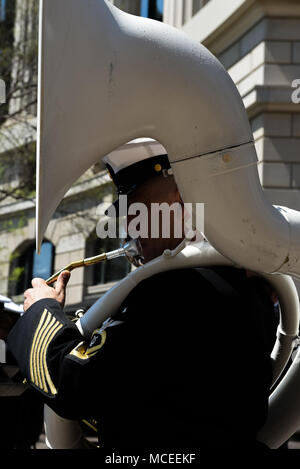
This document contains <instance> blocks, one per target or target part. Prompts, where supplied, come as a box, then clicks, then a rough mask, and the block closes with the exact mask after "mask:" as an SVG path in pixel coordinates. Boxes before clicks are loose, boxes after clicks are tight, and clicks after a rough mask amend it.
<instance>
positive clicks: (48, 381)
mask: <svg viewBox="0 0 300 469" xmlns="http://www.w3.org/2000/svg"><path fill="white" fill-rule="evenodd" d="M62 327H63V325H62V324H57V325H56V326H55V328H54V329H52V330H51V332H49V335H48V337H47V340H46V342H45V345H44V348H43V350H42V355H41V361H42V367H43V370H44V375H45V377H46V380H47V383H48V386H49V389H50V392H51V394H53V395H54V394H57V390H56V388H55V386H54V384H53V381H52V379H51V377H50V374H49V370H48V366H47V362H46V356H47V350H48V347H49V344H50V343H51V341H52V339H53V337H54V336H55V335H56V333H57V332H58V331H59V330H60V329H61V328H62Z"/></svg>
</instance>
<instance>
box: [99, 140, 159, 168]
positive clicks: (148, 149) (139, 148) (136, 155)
mask: <svg viewBox="0 0 300 469" xmlns="http://www.w3.org/2000/svg"><path fill="white" fill-rule="evenodd" d="M166 154H167V151H166V149H165V148H164V147H163V146H162V145H161V144H160V143H159V142H157V141H156V140H153V139H152V138H137V139H135V140H131V141H130V142H128V143H126V144H125V145H122V146H121V147H120V148H118V149H117V150H115V151H113V152H111V153H109V154H108V155H107V156H105V157H104V158H103V162H104V163H105V164H106V165H107V164H109V165H110V166H111V168H112V170H113V171H114V173H115V174H116V173H118V172H119V171H120V170H121V169H124V168H127V167H128V166H130V165H132V164H135V163H138V162H139V161H143V160H146V159H148V158H152V157H154V156H159V155H166Z"/></svg>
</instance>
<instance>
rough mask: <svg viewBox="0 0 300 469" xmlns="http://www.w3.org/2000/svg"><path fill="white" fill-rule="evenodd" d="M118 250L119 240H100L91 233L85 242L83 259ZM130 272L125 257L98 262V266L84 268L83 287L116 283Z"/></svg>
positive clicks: (94, 233)
mask: <svg viewBox="0 0 300 469" xmlns="http://www.w3.org/2000/svg"><path fill="white" fill-rule="evenodd" d="M119 248H120V240H119V239H112V238H106V239H100V238H98V237H97V235H96V232H93V233H92V234H91V235H90V237H89V238H88V239H87V241H86V253H85V257H93V256H96V255H98V254H101V253H104V252H109V251H114V250H115V249H119ZM130 270H131V266H130V264H129V262H128V261H127V259H126V257H119V258H117V259H113V260H111V261H104V262H100V263H99V264H95V265H93V266H88V267H85V285H86V286H93V285H99V284H104V283H110V282H116V281H118V280H120V279H121V278H123V277H125V276H126V275H127V274H128V273H129V272H130Z"/></svg>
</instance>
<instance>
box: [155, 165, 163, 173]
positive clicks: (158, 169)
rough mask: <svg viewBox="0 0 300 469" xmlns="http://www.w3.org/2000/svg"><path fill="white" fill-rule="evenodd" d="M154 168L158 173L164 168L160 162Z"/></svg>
mask: <svg viewBox="0 0 300 469" xmlns="http://www.w3.org/2000/svg"><path fill="white" fill-rule="evenodd" d="M154 169H155V171H156V172H157V173H159V171H161V170H162V167H161V165H160V164H156V165H155V166H154Z"/></svg>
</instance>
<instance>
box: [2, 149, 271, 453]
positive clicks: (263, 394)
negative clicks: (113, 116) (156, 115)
mask: <svg viewBox="0 0 300 469" xmlns="http://www.w3.org/2000/svg"><path fill="white" fill-rule="evenodd" d="M133 148H135V151H134V150H132V153H131V154H130V158H128V160H127V161H126V160H125V161H124V158H123V159H122V161H121V162H120V161H118V160H117V159H114V153H112V154H111V155H109V156H108V157H107V158H106V159H105V163H106V167H107V168H108V170H109V172H110V175H111V177H112V179H113V181H114V183H115V184H116V187H117V190H118V193H119V195H122V196H124V195H127V197H128V211H130V206H131V205H132V204H133V203H137V202H139V203H142V204H144V205H145V206H146V207H147V208H148V209H149V212H148V213H150V211H151V203H159V204H162V203H167V204H168V205H170V206H171V205H172V204H174V203H179V204H182V201H181V197H180V194H179V192H178V189H177V186H176V183H175V181H174V178H173V175H172V171H171V169H170V164H169V161H168V157H167V155H166V153H165V150H164V148H163V147H162V146H161V145H160V144H158V143H156V142H153V141H151V140H144V141H143V143H142V144H139V145H135V146H134V145H133ZM116 154H117V153H116ZM118 209H119V207H118V200H117V201H116V202H115V203H114V207H111V208H110V209H108V212H107V213H108V214H110V213H113V212H115V211H118ZM132 218H133V217H132V216H129V217H128V221H129V223H130V220H132ZM147 221H148V228H149V233H150V234H151V223H153V218H151V216H149V217H148V220H147ZM177 221H178V220H177ZM156 222H157V223H158V225H159V227H160V230H159V231H160V235H159V237H157V238H151V236H148V235H147V236H146V235H144V236H141V237H140V240H139V241H140V244H141V246H142V256H143V259H144V262H145V263H147V262H149V261H151V259H153V258H155V257H157V256H158V255H160V254H162V252H163V251H164V250H165V249H166V248H169V249H173V248H175V247H176V246H177V245H178V244H179V243H180V241H182V239H178V238H176V237H175V234H174V229H173V228H174V224H175V223H176V220H175V217H173V218H172V219H171V230H170V236H169V238H164V237H163V236H162V222H163V220H162V218H160V219H159V220H156ZM69 277H70V273H69V272H67V271H65V272H63V273H61V274H60V276H59V278H58V281H57V283H56V286H55V288H52V287H49V286H48V285H47V284H46V282H45V281H44V280H42V279H33V281H32V288H31V289H29V290H27V291H26V292H25V294H24V297H25V302H24V309H25V311H26V313H25V314H24V316H23V317H22V318H21V319H20V320H19V321H18V323H17V324H16V325H15V326H14V328H13V329H12V330H11V332H10V334H9V336H8V346H9V348H10V350H11V352H12V353H13V355H14V356H15V358H16V360H17V362H18V364H19V366H20V368H21V370H22V372H23V374H24V376H25V377H26V379H27V382H28V383H30V384H31V386H32V387H33V388H34V389H35V390H36V391H37V392H38V393H39V394H41V395H42V396H43V399H44V402H45V403H46V404H47V405H48V406H49V407H50V408H52V409H53V410H54V411H55V412H56V413H57V414H58V415H60V416H62V417H64V418H67V419H78V420H79V419H90V418H94V419H95V418H96V420H97V422H98V434H99V445H100V447H102V448H104V449H109V448H114V449H118V448H119V449H122V448H140V449H144V450H147V449H154V448H156V449H158V450H166V449H172V448H173V449H174V448H175V449H184V448H186V449H187V448H190V449H191V448H194V449H196V448H211V447H223V448H235V447H239V448H244V449H256V448H261V447H263V446H262V445H261V444H260V443H258V442H257V441H256V434H257V432H258V430H259V429H260V427H261V426H262V425H263V423H264V422H265V419H266V416H267V406H268V395H269V388H270V384H271V379H272V369H271V360H270V352H271V350H272V346H273V342H274V336H272V334H271V333H270V331H272V330H274V327H275V325H276V323H275V319H274V306H273V303H272V301H271V297H270V295H269V291H268V286H267V284H266V282H265V281H264V280H263V279H262V278H260V277H256V276H250V275H249V272H248V271H246V270H244V269H237V268H233V267H214V268H197V269H184V270H174V271H170V272H165V273H161V274H158V275H154V276H152V277H150V278H149V279H147V280H145V281H143V282H141V283H140V284H139V285H138V286H137V287H136V288H134V289H133V290H132V292H131V294H129V296H128V297H127V298H126V300H125V301H124V302H123V304H122V305H121V307H120V308H119V310H118V312H117V313H116V314H115V315H113V317H111V318H109V319H107V320H106V321H105V322H104V324H102V326H101V327H100V328H98V329H96V330H95V331H94V334H93V335H92V337H91V339H90V340H89V341H84V340H83V337H82V335H81V334H80V332H79V330H78V328H77V327H76V325H75V324H74V322H72V321H70V320H69V319H67V317H66V315H65V314H64V311H63V306H64V300H65V291H66V287H67V283H68V280H69ZM212 331H213V337H212ZM251 342H252V343H253V342H254V343H255V348H249V347H247V346H246V344H249V343H251Z"/></svg>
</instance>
